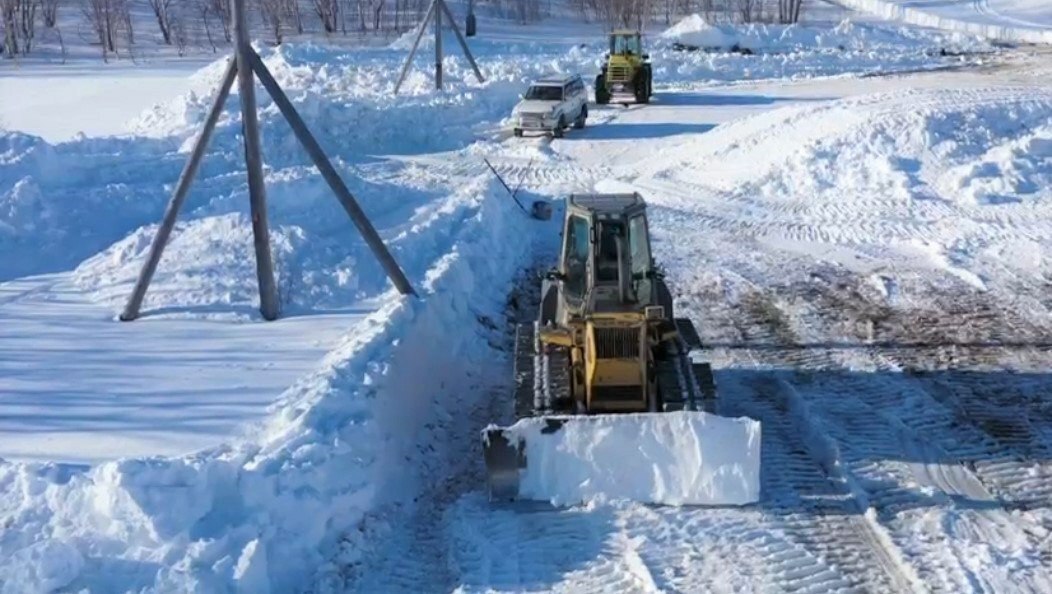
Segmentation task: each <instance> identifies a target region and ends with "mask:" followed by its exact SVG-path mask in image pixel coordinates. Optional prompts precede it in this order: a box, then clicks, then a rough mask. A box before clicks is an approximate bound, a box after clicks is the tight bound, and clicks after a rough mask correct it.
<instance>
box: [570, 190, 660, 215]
mask: <svg viewBox="0 0 1052 594" xmlns="http://www.w3.org/2000/svg"><path fill="white" fill-rule="evenodd" d="M569 201H570V207H571V209H578V210H585V211H588V212H594V213H596V214H598V215H629V214H635V212H637V211H642V210H644V209H645V208H646V203H645V202H644V201H643V197H642V196H640V195H639V193H637V192H632V193H625V194H571V195H570V199H569Z"/></svg>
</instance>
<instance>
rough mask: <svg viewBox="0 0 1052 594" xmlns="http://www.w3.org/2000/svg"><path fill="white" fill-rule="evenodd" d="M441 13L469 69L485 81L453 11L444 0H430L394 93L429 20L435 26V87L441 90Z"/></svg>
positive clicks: (410, 63) (400, 83)
mask: <svg viewBox="0 0 1052 594" xmlns="http://www.w3.org/2000/svg"><path fill="white" fill-rule="evenodd" d="M443 14H445V17H446V19H447V20H448V21H449V27H450V28H451V29H453V33H454V34H455V35H456V37H457V43H458V44H460V49H461V50H463V52H464V56H465V57H466V58H467V59H468V62H470V63H471V69H472V70H473V71H474V72H475V78H477V79H478V81H479V82H485V79H484V78H483V77H482V72H481V71H480V70H479V66H478V64H476V63H475V56H473V55H471V50H470V49H469V48H468V43H467V42H466V41H464V36H463V35H462V34H461V33H460V27H458V26H457V20H456V18H455V17H454V16H453V13H452V12H450V10H449V7H448V6H446V2H445V0H431V6H429V7H428V9H427V12H426V13H424V20H423V21H421V22H420V29H418V30H417V33H416V38H415V39H414V40H413V48H412V49H411V50H409V57H408V58H406V60H405V64H403V65H402V72H401V74H399V75H398V82H397V83H395V89H394V92H395V93H396V94H397V93H398V90H399V89H401V88H402V83H403V82H405V76H406V74H408V73H409V66H410V65H412V63H413V57H414V56H416V50H417V48H418V47H419V46H420V40H421V39H423V37H424V31H426V30H427V24H428V22H429V21H431V20H433V21H434V28H435V88H436V89H438V90H442V58H443V53H442V15H443ZM472 16H473V15H472Z"/></svg>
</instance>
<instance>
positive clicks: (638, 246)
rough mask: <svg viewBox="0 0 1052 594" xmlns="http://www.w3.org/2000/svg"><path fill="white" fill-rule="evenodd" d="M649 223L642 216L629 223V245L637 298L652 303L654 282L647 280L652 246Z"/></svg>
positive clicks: (633, 218)
mask: <svg viewBox="0 0 1052 594" xmlns="http://www.w3.org/2000/svg"><path fill="white" fill-rule="evenodd" d="M647 239H648V238H647V221H646V219H645V218H643V217H641V216H637V217H632V218H631V219H629V221H628V245H629V248H628V250H629V253H630V256H629V257H630V258H631V261H632V266H631V269H632V278H633V279H634V284H635V290H636V298H637V299H639V300H640V301H642V302H649V301H650V291H651V286H652V282H651V280H650V279H649V278H647V276H646V275H647V272H649V271H650V245H649V243H648V241H647Z"/></svg>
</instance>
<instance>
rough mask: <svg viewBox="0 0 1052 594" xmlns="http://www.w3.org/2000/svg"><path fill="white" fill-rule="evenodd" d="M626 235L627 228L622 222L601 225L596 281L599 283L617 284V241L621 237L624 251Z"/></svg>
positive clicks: (605, 222)
mask: <svg viewBox="0 0 1052 594" xmlns="http://www.w3.org/2000/svg"><path fill="white" fill-rule="evenodd" d="M624 235H625V227H624V224H622V223H621V222H620V221H603V223H602V224H601V225H600V228H599V245H598V249H597V250H596V254H595V279H596V281H597V282H600V283H616V282H617V274H618V265H617V241H618V238H619V237H620V238H621V240H622V243H621V245H622V249H624ZM625 255H627V254H625Z"/></svg>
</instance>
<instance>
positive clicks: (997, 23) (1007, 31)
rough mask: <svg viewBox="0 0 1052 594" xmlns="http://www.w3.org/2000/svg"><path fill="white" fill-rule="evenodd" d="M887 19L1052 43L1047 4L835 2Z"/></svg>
mask: <svg viewBox="0 0 1052 594" xmlns="http://www.w3.org/2000/svg"><path fill="white" fill-rule="evenodd" d="M836 1H837V2H838V3H839V4H843V5H844V6H848V7H851V8H855V9H858V10H863V11H869V12H871V13H873V14H876V15H879V16H881V17H883V18H886V19H899V20H902V21H905V22H907V23H910V24H913V25H920V26H922V27H937V28H940V29H948V30H952V31H961V32H966V33H973V34H977V35H983V36H985V37H989V38H991V39H999V40H1002V41H1009V42H1027V43H1052V3H1050V2H1048V1H1047V0H836Z"/></svg>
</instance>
